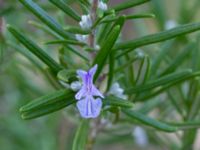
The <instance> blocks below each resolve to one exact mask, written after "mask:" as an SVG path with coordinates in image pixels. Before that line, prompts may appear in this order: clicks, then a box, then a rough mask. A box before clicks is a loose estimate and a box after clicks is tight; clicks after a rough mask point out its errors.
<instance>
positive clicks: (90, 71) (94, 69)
mask: <svg viewBox="0 0 200 150" xmlns="http://www.w3.org/2000/svg"><path fill="white" fill-rule="evenodd" d="M97 67H98V65H97V64H96V65H94V67H92V68H91V69H90V70H89V71H88V73H89V74H90V76H91V78H93V76H94V74H95V73H96V71H97Z"/></svg>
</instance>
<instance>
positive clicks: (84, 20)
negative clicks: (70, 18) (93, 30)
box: [79, 14, 92, 29]
mask: <svg viewBox="0 0 200 150" xmlns="http://www.w3.org/2000/svg"><path fill="white" fill-rule="evenodd" d="M79 25H80V26H81V28H82V29H89V28H90V27H91V26H92V18H91V16H90V15H89V14H88V15H83V16H81V21H80V22H79Z"/></svg>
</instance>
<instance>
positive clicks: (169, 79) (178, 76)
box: [125, 70, 192, 94]
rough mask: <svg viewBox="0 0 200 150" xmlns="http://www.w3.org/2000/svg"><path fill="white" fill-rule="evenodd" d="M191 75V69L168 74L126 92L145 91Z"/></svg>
mask: <svg viewBox="0 0 200 150" xmlns="http://www.w3.org/2000/svg"><path fill="white" fill-rule="evenodd" d="M191 75H192V71H191V70H185V71H180V72H177V73H173V74H169V75H166V76H164V77H161V78H159V79H157V80H154V81H150V82H149V83H146V84H145V85H138V86H136V87H133V88H129V89H127V90H125V93H129V94H131V93H139V92H145V91H148V90H151V89H153V88H156V87H159V86H163V85H166V84H169V83H174V82H177V81H180V80H182V79H185V78H186V77H188V76H191Z"/></svg>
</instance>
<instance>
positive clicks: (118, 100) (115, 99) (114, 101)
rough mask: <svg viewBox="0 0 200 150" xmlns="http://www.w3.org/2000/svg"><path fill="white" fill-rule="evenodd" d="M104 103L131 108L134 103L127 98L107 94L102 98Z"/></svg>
mask: <svg viewBox="0 0 200 150" xmlns="http://www.w3.org/2000/svg"><path fill="white" fill-rule="evenodd" d="M103 104H104V105H109V106H116V107H124V108H133V107H134V104H133V103H132V102H130V101H128V100H124V99H122V98H119V97H115V96H108V97H106V98H105V99H104V100H103Z"/></svg>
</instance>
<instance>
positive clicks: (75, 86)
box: [70, 81, 81, 92]
mask: <svg viewBox="0 0 200 150" xmlns="http://www.w3.org/2000/svg"><path fill="white" fill-rule="evenodd" d="M70 88H71V89H72V90H73V91H75V92H76V91H78V90H80V89H81V83H80V82H79V81H74V82H72V83H71V84H70Z"/></svg>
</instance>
